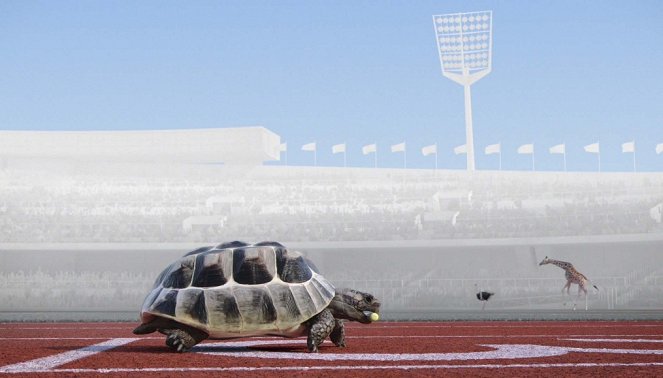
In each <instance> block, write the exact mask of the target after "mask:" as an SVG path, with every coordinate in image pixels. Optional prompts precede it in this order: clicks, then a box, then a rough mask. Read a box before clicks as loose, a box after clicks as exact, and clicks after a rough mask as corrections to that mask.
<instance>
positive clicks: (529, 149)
mask: <svg viewBox="0 0 663 378" xmlns="http://www.w3.org/2000/svg"><path fill="white" fill-rule="evenodd" d="M518 153H519V154H533V153H534V145H533V144H531V143H530V144H523V145H522V146H520V147H518Z"/></svg>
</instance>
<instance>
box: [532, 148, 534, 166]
mask: <svg viewBox="0 0 663 378" xmlns="http://www.w3.org/2000/svg"><path fill="white" fill-rule="evenodd" d="M532 171H534V151H532Z"/></svg>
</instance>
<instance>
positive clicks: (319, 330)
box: [306, 309, 335, 353]
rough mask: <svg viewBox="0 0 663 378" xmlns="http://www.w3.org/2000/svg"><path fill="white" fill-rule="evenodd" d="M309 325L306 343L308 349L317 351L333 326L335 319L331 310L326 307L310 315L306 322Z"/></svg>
mask: <svg viewBox="0 0 663 378" xmlns="http://www.w3.org/2000/svg"><path fill="white" fill-rule="evenodd" d="M307 324H308V326H309V331H308V340H307V341H306V345H307V346H308V351H309V352H311V353H317V352H318V347H319V346H320V344H322V342H323V341H325V339H326V338H327V336H329V334H330V333H331V332H332V330H333V329H334V326H335V319H334V316H333V315H332V313H331V311H329V310H328V309H324V310H322V312H320V313H319V314H318V315H316V316H314V317H312V318H311V319H309V320H308V322H307Z"/></svg>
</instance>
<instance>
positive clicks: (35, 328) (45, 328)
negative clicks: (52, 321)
mask: <svg viewBox="0 0 663 378" xmlns="http://www.w3.org/2000/svg"><path fill="white" fill-rule="evenodd" d="M132 328H133V327H51V326H49V327H0V329H7V330H19V329H20V330H38V331H42V330H72V329H73V330H76V331H78V330H81V329H93V330H95V331H98V330H101V329H123V330H128V329H132Z"/></svg>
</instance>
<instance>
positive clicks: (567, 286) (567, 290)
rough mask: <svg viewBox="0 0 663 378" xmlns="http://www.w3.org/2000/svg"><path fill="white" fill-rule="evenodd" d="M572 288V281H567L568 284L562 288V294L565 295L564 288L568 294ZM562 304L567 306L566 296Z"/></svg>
mask: <svg viewBox="0 0 663 378" xmlns="http://www.w3.org/2000/svg"><path fill="white" fill-rule="evenodd" d="M570 288H571V282H570V281H566V285H564V287H563V288H562V296H564V290H566V294H568V293H569V289H570ZM562 305H563V306H566V298H564V299H563V302H562Z"/></svg>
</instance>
